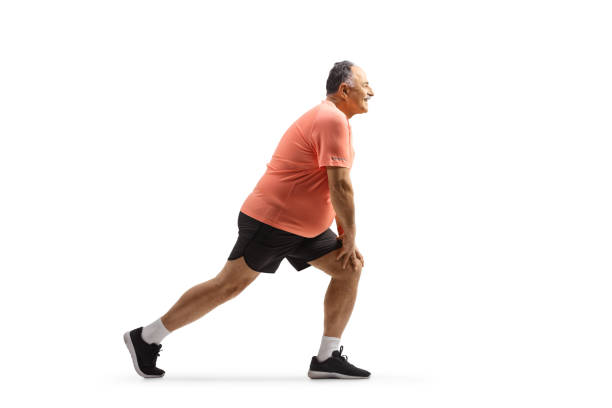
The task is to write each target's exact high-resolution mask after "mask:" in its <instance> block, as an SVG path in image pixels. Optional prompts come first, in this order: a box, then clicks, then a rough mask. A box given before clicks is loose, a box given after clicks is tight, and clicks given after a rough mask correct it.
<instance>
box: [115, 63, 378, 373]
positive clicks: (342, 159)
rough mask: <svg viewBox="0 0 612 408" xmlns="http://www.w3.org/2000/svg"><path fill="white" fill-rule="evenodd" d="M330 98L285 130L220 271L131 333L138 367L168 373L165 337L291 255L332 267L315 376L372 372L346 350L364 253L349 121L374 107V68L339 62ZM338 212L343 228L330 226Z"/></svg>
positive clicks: (298, 264) (128, 339)
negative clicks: (370, 73) (370, 74)
mask: <svg viewBox="0 0 612 408" xmlns="http://www.w3.org/2000/svg"><path fill="white" fill-rule="evenodd" d="M326 89H327V95H326V96H327V97H326V99H324V100H323V101H321V103H319V104H318V105H317V106H315V107H314V108H312V109H311V110H309V111H308V112H306V113H305V114H304V115H302V116H301V117H300V118H299V119H297V120H296V121H295V122H294V123H293V124H292V125H291V126H290V127H289V129H288V130H287V131H286V132H285V134H284V135H283V137H282V139H281V141H280V142H279V144H278V147H277V148H276V151H275V152H274V154H273V156H272V159H271V160H270V162H269V163H268V164H267V170H266V172H265V174H264V175H263V176H262V177H261V179H260V180H259V182H258V183H257V185H256V186H255V188H254V189H253V191H252V192H251V194H250V195H249V196H248V197H247V199H246V200H245V201H244V203H243V205H242V207H241V209H240V213H239V215H238V228H239V232H238V240H237V241H236V244H235V246H234V248H233V250H232V252H231V253H230V256H229V257H228V260H227V263H226V264H225V266H224V267H223V269H222V270H221V272H219V274H218V275H217V276H215V277H214V278H213V279H211V280H209V281H207V282H204V283H201V284H199V285H197V286H194V287H193V288H191V289H189V290H188V291H187V292H185V293H184V294H183V295H182V296H181V298H180V299H179V300H178V301H177V302H176V304H175V305H174V306H172V308H171V309H170V310H169V311H168V312H167V313H166V314H165V315H164V316H162V317H161V318H160V319H157V320H156V321H155V322H153V323H151V324H150V325H148V326H146V327H139V328H137V329H134V330H131V331H129V332H126V333H125V334H124V336H123V338H124V341H125V344H126V346H127V348H128V350H129V352H130V355H131V356H132V362H133V364H134V368H135V369H136V372H137V373H138V374H139V375H141V376H143V377H145V378H151V377H162V376H163V375H164V371H163V370H162V369H160V368H158V367H156V362H157V357H158V356H159V351H160V349H161V341H162V339H163V338H164V337H166V336H167V335H168V334H169V333H170V332H173V331H174V330H176V329H178V328H180V327H182V326H185V325H187V324H189V323H191V322H193V321H195V320H197V319H199V318H200V317H202V316H203V315H205V314H206V313H208V312H209V311H211V310H212V309H214V308H215V307H217V306H218V305H220V304H222V303H224V302H226V301H227V300H229V299H232V298H234V297H236V296H237V295H238V294H239V293H240V292H242V291H243V290H244V288H246V287H247V286H248V285H249V284H250V283H251V282H253V281H254V280H255V278H257V276H259V274H260V273H275V272H276V270H277V268H278V267H279V265H280V263H281V261H282V260H283V259H285V258H287V260H288V261H289V263H290V264H291V265H292V266H293V267H294V268H295V269H296V270H298V271H301V270H303V269H305V268H307V267H309V266H310V265H314V266H315V267H316V268H318V269H321V270H322V271H324V272H325V273H327V274H328V275H330V276H331V279H330V283H329V287H328V288H327V293H326V294H325V300H324V309H325V316H324V330H323V338H322V339H321V345H320V348H319V353H318V355H317V356H313V357H312V359H311V362H310V369H309V371H308V376H309V377H310V378H368V377H369V376H370V373H369V372H368V371H366V370H363V369H360V368H357V367H355V366H354V365H352V364H351V363H349V362H348V358H347V357H346V356H343V355H342V349H343V346H340V348H339V349H338V346H339V344H340V338H341V335H342V332H343V331H344V328H345V326H346V324H347V323H348V320H349V317H350V315H351V312H352V310H353V306H354V304H355V299H356V296H357V286H358V283H359V277H360V275H361V269H362V267H363V266H364V265H365V264H364V260H363V256H362V255H361V253H360V252H359V250H358V249H357V246H356V245H355V235H356V233H357V231H356V226H355V206H354V203H353V188H352V184H351V180H350V177H349V171H350V169H351V167H352V164H353V158H354V155H355V152H354V150H353V146H352V134H351V127H350V125H349V122H348V120H349V119H350V118H351V117H352V116H353V115H355V114H359V113H365V112H367V111H368V99H370V98H371V97H372V96H374V92H373V91H372V88H371V87H370V85H369V83H368V80H367V78H366V75H365V72H364V71H363V70H362V69H361V68H359V67H358V66H356V65H354V64H353V63H352V62H350V61H342V62H338V63H336V64H334V66H333V68H332V69H331V70H330V72H329V77H328V79H327V84H326ZM334 217H335V219H336V224H337V226H338V234H339V235H340V236H339V237H338V236H336V234H335V233H334V232H333V231H332V230H331V229H330V228H329V227H330V226H331V224H332V221H333V219H334Z"/></svg>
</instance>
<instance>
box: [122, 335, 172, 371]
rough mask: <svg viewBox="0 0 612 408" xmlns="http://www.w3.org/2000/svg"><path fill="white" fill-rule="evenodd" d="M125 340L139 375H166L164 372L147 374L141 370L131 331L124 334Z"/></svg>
mask: <svg viewBox="0 0 612 408" xmlns="http://www.w3.org/2000/svg"><path fill="white" fill-rule="evenodd" d="M123 341H124V342H125V345H126V346H127V349H128V351H129V352H130V356H132V363H134V369H135V370H136V372H137V373H138V375H139V376H141V377H144V378H159V377H163V376H164V374H162V375H152V374H145V373H143V372H142V371H140V368H139V367H138V359H137V358H136V351H135V350H134V345H133V344H132V338H131V337H130V332H129V331H128V332H125V334H124V335H123Z"/></svg>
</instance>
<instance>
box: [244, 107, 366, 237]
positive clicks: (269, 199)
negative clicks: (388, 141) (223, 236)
mask: <svg viewBox="0 0 612 408" xmlns="http://www.w3.org/2000/svg"><path fill="white" fill-rule="evenodd" d="M354 157H355V151H354V150H353V143H352V136H351V126H350V124H349V122H348V118H347V117H346V115H345V114H344V112H342V111H341V110H340V109H338V108H337V107H336V105H335V104H334V103H333V102H332V101H330V100H328V99H324V100H323V101H321V103H319V104H318V105H317V106H315V107H314V108H312V109H310V110H309V111H308V112H306V113H305V114H303V115H302V116H301V117H299V118H298V119H297V120H296V121H295V122H294V123H293V124H292V125H291V126H290V127H289V129H287V131H286V132H285V134H284V135H283V137H282V138H281V140H280V142H279V143H278V146H277V147H276V150H275V151H274V154H273V155H272V158H271V159H270V161H269V162H268V164H267V165H266V167H267V168H266V171H265V173H264V175H263V176H262V177H261V178H260V179H259V182H258V183H257V185H256V186H255V188H254V189H253V191H252V192H251V193H250V194H249V195H248V197H247V198H246V200H245V201H244V203H243V204H242V207H241V208H240V211H242V212H244V213H245V214H247V215H248V216H250V217H253V218H255V219H257V220H259V221H261V222H263V223H266V224H269V225H271V226H273V227H275V228H279V229H282V230H285V231H288V232H291V233H293V234H297V235H300V236H303V237H307V238H312V237H315V236H317V235H319V234H321V233H323V232H324V231H325V230H327V228H329V227H330V226H331V224H332V222H333V220H334V217H335V216H336V212H335V211H334V208H333V206H332V203H331V198H330V194H329V184H328V181H327V168H326V166H340V167H348V168H351V167H352V166H353V159H354Z"/></svg>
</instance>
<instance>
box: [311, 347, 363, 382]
mask: <svg viewBox="0 0 612 408" xmlns="http://www.w3.org/2000/svg"><path fill="white" fill-rule="evenodd" d="M343 348H344V346H340V351H338V350H334V351H332V355H331V357H330V358H328V359H327V360H325V361H322V362H319V359H318V358H317V356H313V357H312V360H311V361H310V370H309V371H308V376H309V377H310V378H313V379H317V378H369V377H370V372H369V371H366V370H362V369H361V368H357V367H355V366H354V365H352V364H351V363H349V362H348V357H347V356H343V355H342V349H343Z"/></svg>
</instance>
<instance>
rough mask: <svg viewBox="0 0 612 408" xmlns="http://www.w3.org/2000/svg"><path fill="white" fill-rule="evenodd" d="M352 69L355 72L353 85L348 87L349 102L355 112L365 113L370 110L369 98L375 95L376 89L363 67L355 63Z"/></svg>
mask: <svg viewBox="0 0 612 408" xmlns="http://www.w3.org/2000/svg"><path fill="white" fill-rule="evenodd" d="M351 71H352V72H353V86H352V87H349V88H348V99H347V102H348V105H349V106H350V108H351V111H352V112H353V113H365V112H367V111H368V99H370V98H371V97H372V96H374V91H373V90H372V88H371V87H370V84H369V83H368V78H367V77H366V74H365V72H363V70H362V69H361V68H359V67H358V66H356V65H353V66H352V67H351Z"/></svg>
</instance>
